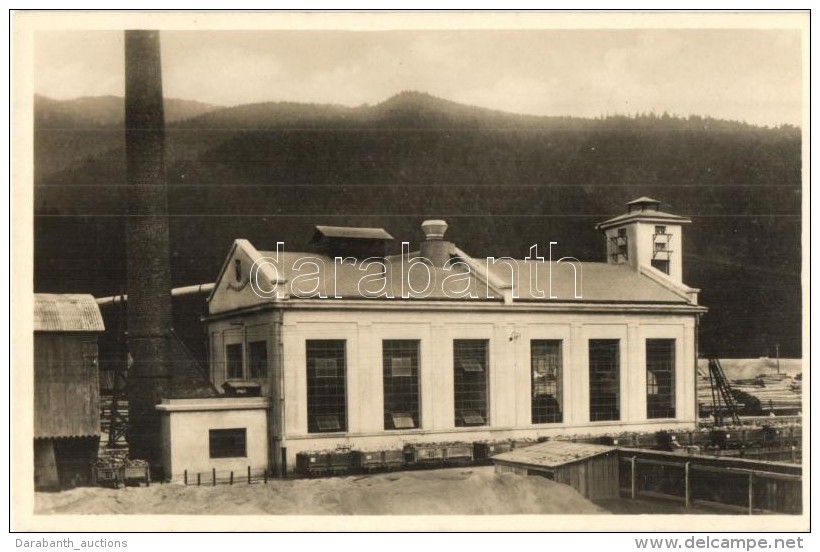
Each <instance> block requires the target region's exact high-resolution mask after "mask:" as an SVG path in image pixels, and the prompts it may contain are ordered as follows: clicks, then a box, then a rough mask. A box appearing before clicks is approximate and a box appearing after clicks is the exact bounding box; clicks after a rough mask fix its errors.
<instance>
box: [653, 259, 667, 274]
mask: <svg viewBox="0 0 820 552" xmlns="http://www.w3.org/2000/svg"><path fill="white" fill-rule="evenodd" d="M651 262H652V267H653V268H657V269H658V270H660V271H661V272H663V273H664V274H669V261H668V260H665V259H652V261H651Z"/></svg>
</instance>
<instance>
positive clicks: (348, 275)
mask: <svg viewBox="0 0 820 552" xmlns="http://www.w3.org/2000/svg"><path fill="white" fill-rule="evenodd" d="M259 254H260V255H261V256H262V257H268V258H273V257H275V256H276V253H275V252H271V251H260V252H259ZM417 256H418V253H417V252H416V253H410V255H409V259H412V258H414V257H417ZM409 259H404V262H402V257H401V255H396V256H393V257H388V258H387V259H386V263H385V264H386V267H387V272H386V273H385V280H386V285H385V284H384V281H383V280H382V279H380V278H379V279H377V276H376V275H377V274H378V272H379V270H380V267H379V266H378V265H375V264H371V265H370V266H366V263H363V262H362V261H359V260H357V262H356V263H353V262H345V263H334V260H333V259H331V258H330V257H327V256H324V255H317V254H315V253H298V252H283V253H282V257H281V261H280V265H279V266H277V273H278V274H279V276H280V278H281V280H284V281H285V284H284V285H285V289H284V290H283V291H285V292H286V293H287V294H288V295H290V296H297V297H306V296H308V295H314V294H318V293H321V294H322V295H324V296H326V297H338V298H345V299H364V298H373V297H376V296H378V295H379V293H380V292H383V293H382V294H381V295H382V297H383V298H385V299H389V298H401V296H402V291H403V290H404V291H407V292H408V293H409V295H410V298H411V299H451V300H459V299H460V300H475V299H484V300H487V299H501V292H500V291H498V288H499V286H501V287H510V286H512V285H513V281H515V296H516V298H515V301H530V302H532V301H537V302H543V303H548V302H566V301H572V302H595V303H605V302H621V303H677V304H685V303H687V301H686V299H684V298H683V297H681V295H680V294H678V293H675V292H674V291H672V290H671V289H669V288H668V287H665V286H663V285H662V284H660V283H659V282H656V281H654V280H652V279H651V278H649V277H647V276H645V275H643V274H641V273H640V272H637V271H635V270H633V269H632V268H630V267H628V266H624V265H610V264H606V263H587V262H583V263H581V262H576V263H575V266H576V267H579V268H578V269H577V270H578V276H577V282H578V294H579V295H580V296H581V297H580V298H576V297H575V292H576V290H575V282H576V278H575V270H574V269H573V267H572V266H570V263H568V262H562V263H557V262H553V263H552V264H550V263H549V262H530V261H524V260H514V259H509V263H508V262H506V261H502V260H500V259H499V260H498V262H497V263H496V264H489V265H488V263H487V261H486V260H485V259H480V260H479V259H469V261H470V265H469V266H470V269H469V270H468V269H467V265H464V264H460V265H456V266H455V267H454V268H453V269H452V270H445V269H443V268H437V267H432V266H430V265H425V266H426V270H425V268H422V267H420V266H416V265H417V264H418V263H415V264H411V261H410V260H409ZM311 263H312V264H311ZM487 269H489V271H487ZM317 272H318V274H317ZM428 274H429V277H430V281H431V285H430V286H429V287H430V291H429V293H423V294H422V293H421V290H424V289H425V288H426V287H427V286H428V284H427V281H428ZM487 276H489V278H488V277H487ZM447 278H449V279H448V280H446V281H445V279H447ZM488 279H489V280H490V282H489V285H488V283H487V280H488ZM317 281H318V287H317ZM550 282H551V287H550ZM533 283H535V286H533ZM382 287H384V289H381V288H382ZM464 289H468V290H469V291H470V292H471V293H472V297H467V296H466V295H467V294H466V293H457V292H459V291H461V290H464ZM550 292H552V295H553V296H554V297H553V298H550V297H549V296H550ZM384 296H388V297H384Z"/></svg>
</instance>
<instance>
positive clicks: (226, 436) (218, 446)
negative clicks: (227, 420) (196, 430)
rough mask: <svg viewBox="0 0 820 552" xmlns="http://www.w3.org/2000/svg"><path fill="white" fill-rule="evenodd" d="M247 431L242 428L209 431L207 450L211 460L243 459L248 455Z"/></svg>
mask: <svg viewBox="0 0 820 552" xmlns="http://www.w3.org/2000/svg"><path fill="white" fill-rule="evenodd" d="M247 441H248V439H247V430H246V429H245V428H244V427H242V428H232V429H211V430H209V431H208V448H209V451H210V457H211V458H244V457H246V456H247V455H248V442H247Z"/></svg>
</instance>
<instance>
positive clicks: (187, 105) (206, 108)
mask: <svg viewBox="0 0 820 552" xmlns="http://www.w3.org/2000/svg"><path fill="white" fill-rule="evenodd" d="M217 109H222V107H221V106H216V105H211V104H206V103H202V102H197V101H194V100H180V99H177V98H166V100H165V120H166V121H167V122H168V123H173V122H176V121H181V120H184V119H190V118H192V117H197V116H199V115H202V114H203V113H208V112H210V111H214V110H217ZM124 122H125V100H124V98H122V97H121V96H85V97H81V98H75V99H72V100H54V99H51V98H48V97H46V96H41V95H35V96H34V125H35V127H39V128H65V127H75V126H76V127H110V126H122V125H123V124H124Z"/></svg>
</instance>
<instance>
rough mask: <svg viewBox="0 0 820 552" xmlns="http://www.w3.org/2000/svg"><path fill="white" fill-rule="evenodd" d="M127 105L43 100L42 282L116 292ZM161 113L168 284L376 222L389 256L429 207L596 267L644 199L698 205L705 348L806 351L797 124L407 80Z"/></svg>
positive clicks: (490, 249)
mask: <svg viewBox="0 0 820 552" xmlns="http://www.w3.org/2000/svg"><path fill="white" fill-rule="evenodd" d="M118 102H119V103H118ZM121 102H122V100H121V99H118V98H113V99H112V98H110V97H108V98H85V99H83V101H82V102H77V101H76V100H75V101H71V102H58V101H55V100H49V99H47V98H38V101H36V102H35V110H36V113H35V136H34V140H35V150H34V151H35V154H34V156H35V157H34V158H35V186H36V187H35V211H36V215H37V216H36V218H35V226H36V228H35V289H36V290H37V291H43V292H47V291H50V292H90V293H94V294H97V295H106V294H112V293H117V292H119V291H120V289H121V287H122V286H123V285H124V281H125V275H124V270H125V260H124V254H125V234H124V219H123V217H121V215H123V214H125V213H126V212H127V202H126V193H125V188H124V184H125V174H124V167H125V161H124V135H123V132H122V115H121V114H122V111H121V110H118V109H117V105H121ZM172 105H174V106H176V107H175V108H173V109H172V108H171V106H172ZM106 106H107V107H106ZM166 112H167V113H168V120H169V124H168V131H167V142H168V154H167V157H168V158H167V174H168V182H169V186H170V197H169V207H170V212H171V215H172V229H171V232H172V235H171V239H172V262H173V273H174V280H175V285H185V284H190V283H198V282H209V281H213V279H214V278H215V277H216V275H217V272H218V270H219V267H220V266H221V263H222V261H223V260H224V257H225V255H226V254H227V251H228V247H229V246H230V243H231V242H232V240H233V239H234V238H237V237H244V238H247V239H249V240H251V242H252V243H254V244H255V245H257V246H258V247H260V248H272V247H274V246H275V243H276V242H277V241H284V242H285V244H286V248H287V249H290V250H299V249H304V248H306V247H307V240H308V239H309V238H310V236H311V234H312V228H313V226H315V225H316V224H333V225H356V226H383V227H385V228H386V229H387V230H388V231H389V232H390V233H391V234H393V235H394V236H396V238H397V242H396V243H395V244H394V245H395V247H394V249H395V250H396V251H398V249H399V244H400V242H401V241H402V240H404V241H411V242H416V241H418V240H419V239H420V238H421V232H420V230H419V224H420V223H421V221H422V220H424V219H426V218H431V217H436V218H439V217H440V218H444V219H446V220H447V221H448V222H449V224H450V230H448V233H447V236H448V238H450V239H452V240H453V241H454V242H456V243H457V244H458V245H459V246H460V247H461V248H462V249H464V250H465V251H467V252H468V253H470V254H472V255H474V256H477V257H483V256H488V255H495V256H501V255H509V256H514V257H523V256H525V255H526V253H527V252H528V250H529V247H530V246H531V245H532V244H535V243H538V244H541V245H543V246H544V248H546V246H547V244H548V242H550V241H557V242H559V245H558V246H557V251H558V252H559V253H560V254H561V255H571V256H575V257H578V258H579V259H581V260H582V261H603V260H604V251H605V247H604V240H603V237H602V236H601V235H600V234H599V233H598V232H596V231H595V228H594V226H595V223H597V222H600V221H602V220H605V219H607V218H609V217H611V216H614V215H617V214H620V213H622V212H623V211H624V210H625V205H624V204H625V203H626V202H627V201H629V200H632V199H634V198H636V197H639V196H643V195H648V196H652V197H656V198H658V199H660V200H661V201H662V202H663V206H662V207H663V209H664V210H668V211H671V212H674V213H678V214H683V215H689V216H691V217H692V220H693V224H691V225H689V226H687V227H686V228H685V230H684V244H683V253H684V280H685V282H686V283H687V284H689V285H691V286H694V287H699V288H702V290H703V291H702V293H701V302H702V303H703V304H705V305H707V306H708V307H709V308H710V312H709V313H708V314H707V315H706V316H705V317H704V318H703V320H702V326H701V334H700V337H701V349H702V351H703V352H706V353H716V354H720V355H722V356H726V357H728V356H743V357H754V356H761V355H773V354H774V346H775V344H780V346H781V355H783V356H799V355H800V345H801V340H800V333H801V314H800V306H801V288H800V270H801V241H800V240H801V219H800V205H801V157H800V156H801V136H800V130H799V129H798V128H795V127H790V126H784V127H779V128H761V127H756V126H752V125H746V124H743V123H739V122H732V121H722V120H716V119H710V118H701V117H688V118H679V117H674V116H669V115H666V114H663V115H657V114H650V115H641V116H633V117H620V116H619V117H608V118H602V119H577V118H570V117H535V116H527V115H515V114H508V113H503V112H499V111H493V110H488V109H483V108H477V107H471V106H465V105H460V104H457V103H454V102H450V101H446V100H442V99H439V98H434V97H432V96H429V95H427V94H421V93H416V92H405V93H402V94H399V95H397V96H394V97H393V98H390V99H388V100H386V101H385V102H383V103H381V104H378V105H373V106H361V107H355V108H351V107H344V106H337V105H308V104H298V103H265V104H253V105H242V106H236V107H229V108H221V107H216V106H208V105H206V104H198V103H195V102H187V103H186V102H181V101H177V100H168V101H167V102H166ZM172 114H173V115H172Z"/></svg>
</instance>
